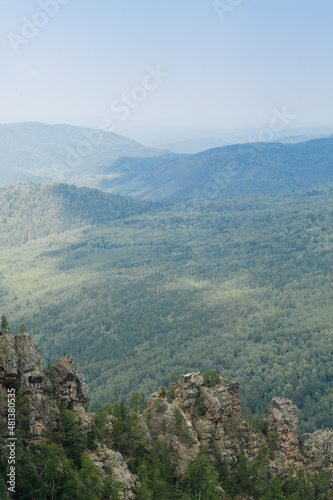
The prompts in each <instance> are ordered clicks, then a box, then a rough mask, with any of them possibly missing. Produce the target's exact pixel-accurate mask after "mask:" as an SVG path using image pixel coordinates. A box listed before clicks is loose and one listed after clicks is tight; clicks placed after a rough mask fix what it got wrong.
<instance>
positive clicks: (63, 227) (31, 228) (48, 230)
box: [0, 183, 154, 246]
mask: <svg viewBox="0 0 333 500" xmlns="http://www.w3.org/2000/svg"><path fill="white" fill-rule="evenodd" d="M153 208H154V205H153V204H152V203H149V202H144V201H140V200H135V199H133V198H126V197H121V196H118V195H112V194H106V193H103V192H102V191H99V190H97V189H95V190H93V189H88V188H81V189H78V188H77V187H75V186H69V185H67V184H55V183H53V184H32V183H29V184H27V183H22V184H19V185H12V186H7V187H0V244H1V246H8V245H19V244H21V243H25V242H26V241H30V240H34V239H38V238H43V237H45V236H48V235H50V234H60V233H62V232H64V231H67V230H69V229H76V228H79V227H82V226H86V225H96V224H103V223H107V222H110V221H112V220H116V219H124V218H126V217H129V216H131V215H135V214H140V213H145V212H148V211H149V210H152V209H153Z"/></svg>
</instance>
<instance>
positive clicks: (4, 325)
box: [0, 316, 8, 330]
mask: <svg viewBox="0 0 333 500" xmlns="http://www.w3.org/2000/svg"><path fill="white" fill-rule="evenodd" d="M0 329H1V330H6V329H8V321H7V318H6V316H2V318H1V326H0Z"/></svg>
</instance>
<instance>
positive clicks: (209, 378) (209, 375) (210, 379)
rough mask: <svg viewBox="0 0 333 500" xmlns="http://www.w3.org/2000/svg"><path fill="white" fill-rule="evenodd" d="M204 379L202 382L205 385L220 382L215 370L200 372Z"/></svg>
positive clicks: (213, 384)
mask: <svg viewBox="0 0 333 500" xmlns="http://www.w3.org/2000/svg"><path fill="white" fill-rule="evenodd" d="M202 375H203V379H204V384H205V385H206V386H207V387H215V385H217V384H218V383H219V382H220V376H219V375H218V374H217V373H216V370H213V369H210V370H207V371H206V372H205V373H203V374H202Z"/></svg>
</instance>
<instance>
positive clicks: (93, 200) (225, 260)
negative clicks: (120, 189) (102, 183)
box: [0, 184, 333, 433]
mask: <svg viewBox="0 0 333 500" xmlns="http://www.w3.org/2000/svg"><path fill="white" fill-rule="evenodd" d="M0 191H1V201H0V204H1V205H0V208H1V210H0V214H1V215H0V227H1V253H0V258H1V260H0V277H1V288H0V301H1V302H0V303H1V310H0V314H1V315H2V314H5V315H6V316H7V318H8V320H9V326H10V328H11V330H12V332H13V333H16V332H17V331H18V330H19V325H20V324H21V323H22V322H24V323H25V324H26V326H27V331H28V332H29V333H31V334H32V335H33V336H34V338H35V340H36V342H37V343H38V346H39V349H40V351H41V353H42V355H43V357H44V360H45V361H47V359H50V360H51V362H53V361H54V360H55V359H56V358H59V357H61V356H62V355H63V353H64V352H66V353H67V354H69V353H70V354H73V356H74V358H75V360H76V361H77V365H78V368H79V369H80V370H81V371H83V372H84V374H85V377H86V381H87V383H88V385H89V389H90V396H91V401H92V403H93V404H95V405H96V406H100V405H103V404H105V403H108V402H115V401H117V400H120V399H124V400H125V401H128V400H129V398H130V396H131V393H132V392H133V391H134V392H135V391H141V392H143V393H144V394H146V395H147V394H149V393H151V392H153V391H155V390H156V388H157V386H158V385H160V384H166V385H167V384H168V383H169V381H170V377H171V374H172V373H173V372H177V371H180V372H181V373H187V372H189V371H196V370H199V371H205V370H208V369H209V368H212V367H213V368H215V369H216V370H217V372H218V373H220V374H221V375H222V376H227V375H228V376H230V377H231V378H232V379H235V380H236V381H238V382H239V383H240V384H241V389H242V391H243V392H242V393H241V398H242V406H243V407H245V408H247V409H249V410H250V411H251V412H252V413H253V414H256V415H263V412H264V409H265V408H266V407H267V406H268V405H269V402H270V400H271V398H272V397H273V396H280V395H281V396H285V397H287V398H289V399H291V400H292V401H294V402H295V403H296V405H297V406H298V407H299V408H300V409H301V427H300V432H302V433H303V432H310V431H313V430H314V429H318V428H321V427H329V426H331V427H332V425H333V410H332V408H333V391H332V388H333V367H332V363H331V360H332V354H333V336H332V333H333V332H332V325H333V309H332V298H333V286H332V236H333V227H332V193H333V189H332V188H331V187H329V186H326V187H322V188H316V189H310V190H309V189H305V190H300V191H296V192H293V193H284V194H276V195H270V196H264V195H260V196H254V195H251V196H240V197H237V198H233V199H218V200H205V201H204V202H203V203H196V204H194V203H193V202H191V201H189V202H186V203H182V204H171V203H168V204H167V203H163V204H162V203H153V202H145V201H138V200H133V199H131V198H123V197H120V196H114V195H108V194H106V193H101V192H99V191H97V190H90V189H80V188H74V187H70V186H65V185H56V184H49V185H39V184H34V185H33V184H21V185H18V186H11V187H9V188H1V189H0Z"/></svg>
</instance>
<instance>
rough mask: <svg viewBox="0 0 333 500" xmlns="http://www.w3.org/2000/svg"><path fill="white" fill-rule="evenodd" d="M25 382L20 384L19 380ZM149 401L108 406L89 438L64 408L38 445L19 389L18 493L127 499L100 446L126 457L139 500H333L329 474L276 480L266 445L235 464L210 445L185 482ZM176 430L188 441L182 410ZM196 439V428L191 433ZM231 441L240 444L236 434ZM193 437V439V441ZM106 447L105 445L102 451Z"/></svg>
mask: <svg viewBox="0 0 333 500" xmlns="http://www.w3.org/2000/svg"><path fill="white" fill-rule="evenodd" d="M16 382H17V381H16ZM144 406H145V404H144V399H143V396H142V394H138V393H135V394H133V395H132V397H131V402H130V404H129V405H126V404H125V403H124V402H123V401H117V402H115V403H113V404H110V403H108V404H106V405H104V406H103V407H101V408H99V409H98V411H97V413H96V414H95V416H94V419H93V422H92V426H91V430H90V431H89V432H87V433H84V432H82V430H81V424H82V421H80V419H79V420H76V418H75V415H74V412H73V409H72V408H71V406H70V405H68V404H64V405H63V406H62V407H61V409H60V421H59V423H58V424H56V426H55V427H53V424H51V423H49V424H48V431H47V436H48V437H47V439H42V440H40V441H38V442H35V441H31V435H30V427H29V424H28V421H27V419H29V414H28V410H29V409H28V407H27V400H26V396H25V395H24V394H22V393H21V391H20V390H19V388H17V427H16V431H15V437H16V438H17V441H16V492H15V495H14V496H13V498H15V499H16V498H17V499H20V500H54V499H61V500H72V499H80V500H81V499H82V500H120V498H122V495H121V492H122V490H123V489H124V485H123V484H122V483H120V482H116V481H115V480H114V479H113V477H112V468H111V467H110V466H109V465H105V466H104V468H103V471H101V469H99V468H98V467H97V466H96V465H95V463H94V461H93V456H94V452H95V451H96V450H98V448H99V446H100V444H102V445H104V444H106V445H107V446H108V447H109V448H111V449H113V450H116V451H119V452H120V453H121V454H122V455H123V457H124V458H125V459H126V461H127V463H128V464H129V468H130V471H131V472H132V473H134V474H136V475H138V476H139V479H140V484H139V485H138V487H137V488H136V491H135V493H136V495H137V498H138V500H147V499H152V500H160V499H161V500H163V499H164V500H174V499H180V500H199V499H207V500H218V499H221V497H222V494H223V492H222V489H223V491H224V492H225V494H226V497H227V498H229V499H236V498H240V496H244V495H247V496H250V497H251V498H254V499H262V498H264V499H267V500H271V499H272V500H278V499H280V500H284V499H286V500H287V499H290V500H303V499H309V500H312V499H323V500H326V499H327V500H328V499H329V498H331V497H330V496H329V491H330V490H329V481H330V480H331V478H330V476H329V475H328V473H326V472H321V473H320V474H318V473H314V474H313V475H312V476H308V477H305V476H304V475H303V473H302V472H301V471H300V472H299V473H298V475H297V476H296V477H294V476H292V475H290V476H286V477H285V478H277V477H276V476H274V475H273V474H272V469H271V468H270V467H269V460H270V459H271V458H272V456H271V455H270V451H269V449H268V447H267V446H265V445H262V448H261V450H260V453H259V457H258V458H257V459H256V460H249V459H248V458H247V456H246V454H245V451H244V449H243V447H242V446H241V447H240V449H239V451H238V454H237V457H235V460H233V461H232V463H231V464H229V463H228V462H227V461H226V460H225V459H222V457H221V454H220V452H219V449H218V446H216V448H215V452H214V454H213V456H212V454H211V451H210V450H209V448H208V446H207V445H203V446H201V448H200V450H199V452H198V454H197V455H196V457H195V459H194V460H193V461H191V462H190V463H189V464H188V467H187V469H186V471H185V474H184V476H183V477H182V478H180V477H179V476H177V474H176V467H175V464H174V463H173V461H172V446H170V448H169V447H168V446H166V445H165V444H163V443H161V442H160V441H159V440H158V439H156V438H154V437H153V436H151V437H150V438H149V439H148V433H147V425H142V424H143V423H144V422H145V417H144V414H143V409H144ZM174 422H175V423H174V428H173V429H171V431H172V432H175V433H176V435H177V436H179V439H180V441H181V442H183V443H185V444H186V445H188V446H191V443H190V442H189V441H188V439H185V437H186V433H184V428H187V426H186V424H185V422H184V418H183V416H182V413H181V411H180V409H179V408H176V409H175V419H174ZM187 433H188V429H187ZM231 437H235V436H234V435H231ZM187 438H188V435H187ZM98 443H99V444H98ZM6 453H7V452H5V453H4V454H3V455H2V456H1V457H0V500H6V499H7V492H6V487H5V481H6V459H7V456H6Z"/></svg>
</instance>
